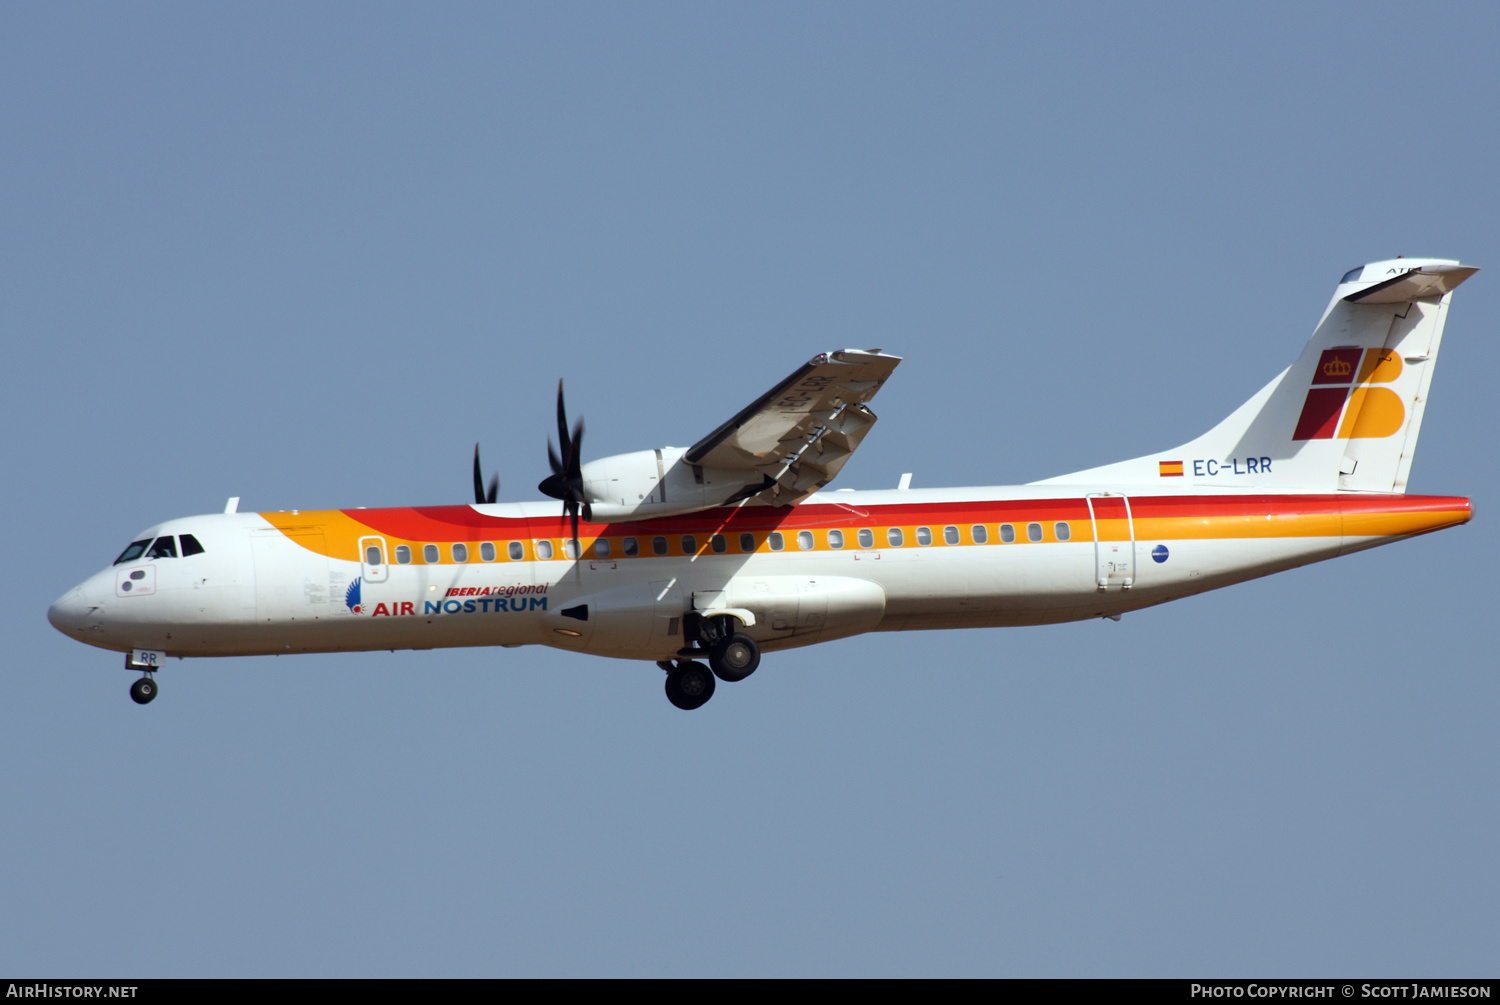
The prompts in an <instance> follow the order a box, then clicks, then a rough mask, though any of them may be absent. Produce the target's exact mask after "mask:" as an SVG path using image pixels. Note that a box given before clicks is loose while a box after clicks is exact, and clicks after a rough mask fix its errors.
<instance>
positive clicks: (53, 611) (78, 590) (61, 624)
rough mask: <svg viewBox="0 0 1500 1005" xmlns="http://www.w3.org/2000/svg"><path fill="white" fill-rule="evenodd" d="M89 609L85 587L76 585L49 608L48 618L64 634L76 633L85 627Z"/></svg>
mask: <svg viewBox="0 0 1500 1005" xmlns="http://www.w3.org/2000/svg"><path fill="white" fill-rule="evenodd" d="M88 609H89V605H88V604H87V603H86V602H85V601H84V597H83V587H81V586H75V587H73V588H72V589H71V590H69V591H68V592H67V593H64V594H63V595H62V596H61V597H58V598H57V600H56V601H55V602H54V603H53V605H52V606H51V607H49V608H47V620H48V621H50V622H52V627H53V628H56V629H57V630H58V631H60V632H62V633H63V634H64V635H76V634H77V633H79V632H81V631H83V629H84V615H85V614H86V613H87V612H88Z"/></svg>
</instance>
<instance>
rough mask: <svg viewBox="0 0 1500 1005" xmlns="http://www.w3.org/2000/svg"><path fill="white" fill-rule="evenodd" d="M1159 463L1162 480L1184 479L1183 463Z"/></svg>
mask: <svg viewBox="0 0 1500 1005" xmlns="http://www.w3.org/2000/svg"><path fill="white" fill-rule="evenodd" d="M1157 463H1158V464H1160V465H1161V477H1162V478H1181V477H1182V462H1181V461H1158V462H1157Z"/></svg>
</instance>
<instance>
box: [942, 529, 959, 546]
mask: <svg viewBox="0 0 1500 1005" xmlns="http://www.w3.org/2000/svg"><path fill="white" fill-rule="evenodd" d="M943 543H944V544H957V543H958V528H957V527H944V528H943Z"/></svg>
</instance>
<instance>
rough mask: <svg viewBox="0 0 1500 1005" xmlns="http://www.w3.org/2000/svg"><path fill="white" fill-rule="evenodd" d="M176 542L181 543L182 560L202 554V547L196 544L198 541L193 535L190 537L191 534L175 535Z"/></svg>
mask: <svg viewBox="0 0 1500 1005" xmlns="http://www.w3.org/2000/svg"><path fill="white" fill-rule="evenodd" d="M177 540H178V541H180V542H181V543H182V557H183V558H187V557H188V556H189V555H201V554H203V545H201V544H199V543H198V539H197V538H196V537H194V536H193V535H191V534H178V535H177Z"/></svg>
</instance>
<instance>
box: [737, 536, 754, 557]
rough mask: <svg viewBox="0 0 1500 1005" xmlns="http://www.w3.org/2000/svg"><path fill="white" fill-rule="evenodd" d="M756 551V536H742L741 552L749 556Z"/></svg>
mask: <svg viewBox="0 0 1500 1005" xmlns="http://www.w3.org/2000/svg"><path fill="white" fill-rule="evenodd" d="M754 550H755V535H754V534H741V535H740V551H743V552H744V553H745V554H747V555H748V554H750V553H751V552H752V551H754Z"/></svg>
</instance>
